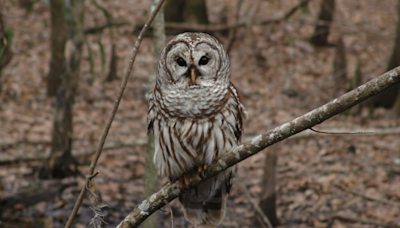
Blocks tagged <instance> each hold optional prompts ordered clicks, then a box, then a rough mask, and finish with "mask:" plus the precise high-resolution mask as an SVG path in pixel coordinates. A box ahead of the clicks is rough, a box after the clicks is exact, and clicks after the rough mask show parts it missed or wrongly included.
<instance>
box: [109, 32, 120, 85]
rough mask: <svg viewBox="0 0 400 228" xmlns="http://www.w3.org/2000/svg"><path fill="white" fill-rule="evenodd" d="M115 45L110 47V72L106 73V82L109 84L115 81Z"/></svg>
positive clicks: (116, 58)
mask: <svg viewBox="0 0 400 228" xmlns="http://www.w3.org/2000/svg"><path fill="white" fill-rule="evenodd" d="M113 40H114V39H113ZM116 46H117V45H116V44H115V43H113V44H112V46H111V62H110V71H109V72H108V75H107V81H108V82H111V81H113V80H115V79H117V60H118V57H117V53H115V49H116Z"/></svg>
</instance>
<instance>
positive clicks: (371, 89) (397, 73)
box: [118, 66, 400, 228]
mask: <svg viewBox="0 0 400 228" xmlns="http://www.w3.org/2000/svg"><path fill="white" fill-rule="evenodd" d="M399 82H400V66H399V67H397V68H395V69H393V70H391V71H388V72H386V73H385V74H383V75H381V76H379V77H377V78H375V79H373V80H371V81H369V82H367V83H365V84H364V85H361V86H359V87H357V88H355V89H354V90H352V91H350V92H348V93H346V94H344V95H342V96H340V97H338V98H336V99H334V100H333V101H331V102H329V103H327V104H325V105H323V106H321V107H319V108H317V109H314V110H312V111H311V112H309V113H307V114H305V115H303V116H300V117H297V118H296V119H294V120H292V121H290V122H287V123H285V124H282V125H281V126H279V127H276V128H275V129H273V130H270V131H267V132H266V133H263V134H261V135H259V136H257V137H255V138H253V139H252V140H251V141H250V142H247V143H245V144H243V145H241V146H239V147H237V148H236V149H235V150H233V151H231V152H229V153H226V154H224V155H223V156H222V157H221V158H220V159H219V160H218V161H217V162H215V163H213V164H211V166H210V167H209V168H208V172H207V176H206V178H204V179H201V178H200V177H199V176H198V175H197V176H196V175H192V177H191V184H190V187H191V188H193V187H195V186H197V185H198V184H200V183H201V182H203V181H205V179H208V178H211V177H212V176H215V175H217V174H218V173H219V172H221V171H223V170H225V169H227V168H228V167H230V166H233V165H235V164H237V163H239V162H240V161H242V160H244V159H246V158H248V157H250V156H252V155H254V154H256V153H258V152H260V151H261V150H263V149H265V148H266V147H268V146H271V145H272V144H275V143H277V142H279V141H282V140H283V139H286V138H288V137H290V136H292V135H295V134H297V133H299V132H301V131H304V130H306V129H309V128H311V127H313V126H315V125H317V124H320V123H322V122H323V121H325V120H327V119H329V118H331V117H333V116H335V115H337V114H339V113H341V112H343V111H345V110H346V109H348V108H350V107H352V106H354V105H356V104H358V103H360V102H362V101H364V100H366V99H367V98H370V97H372V96H374V95H376V94H378V93H380V92H382V91H383V90H385V89H387V88H389V87H390V86H393V85H394V84H396V83H399ZM181 192H182V190H181V189H180V188H179V185H178V183H177V182H175V183H171V184H167V185H166V186H164V187H163V188H162V189H161V190H160V191H158V192H157V193H154V194H153V195H152V196H150V197H149V198H147V199H145V200H144V201H143V202H142V203H140V204H139V205H138V206H136V207H135V209H134V210H133V211H132V212H131V213H130V214H129V215H128V216H127V217H126V218H125V219H124V220H123V221H122V222H121V223H120V224H119V225H118V227H121V228H122V227H124V228H126V227H138V226H139V225H140V223H141V222H143V221H144V220H145V219H146V218H147V217H149V216H150V215H151V214H152V213H154V212H155V211H157V210H158V209H160V208H161V207H163V206H164V205H165V202H170V201H172V200H173V199H175V198H176V197H178V196H179V194H181Z"/></svg>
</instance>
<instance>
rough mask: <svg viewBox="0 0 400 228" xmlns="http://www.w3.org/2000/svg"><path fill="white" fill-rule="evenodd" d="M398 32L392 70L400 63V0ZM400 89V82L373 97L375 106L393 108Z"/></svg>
mask: <svg viewBox="0 0 400 228" xmlns="http://www.w3.org/2000/svg"><path fill="white" fill-rule="evenodd" d="M397 18H398V19H397V20H398V21H397V33H396V40H395V45H394V48H393V52H392V56H391V58H390V61H389V64H388V66H387V70H391V69H393V68H395V67H397V66H399V65H400V0H398V1H397ZM399 89H400V84H396V85H394V86H392V87H390V88H389V89H387V90H385V91H383V92H382V93H380V94H378V95H376V96H375V97H374V98H372V104H373V106H375V107H384V108H387V109H389V108H392V107H393V105H394V104H395V102H396V98H397V97H398V93H399Z"/></svg>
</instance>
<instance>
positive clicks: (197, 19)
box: [165, 0, 209, 35]
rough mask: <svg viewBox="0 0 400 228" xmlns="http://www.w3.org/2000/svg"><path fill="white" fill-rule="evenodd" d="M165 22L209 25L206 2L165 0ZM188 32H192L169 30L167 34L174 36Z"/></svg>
mask: <svg viewBox="0 0 400 228" xmlns="http://www.w3.org/2000/svg"><path fill="white" fill-rule="evenodd" d="M165 21H166V22H178V23H181V22H187V23H193V24H204V25H206V24H209V21H208V15H207V5H206V1H205V0H190V1H186V0H167V1H166V2H165ZM189 31H192V30H183V29H171V31H168V33H169V34H174V35H175V34H179V33H182V32H189ZM193 32H194V30H193ZM197 32H200V31H197Z"/></svg>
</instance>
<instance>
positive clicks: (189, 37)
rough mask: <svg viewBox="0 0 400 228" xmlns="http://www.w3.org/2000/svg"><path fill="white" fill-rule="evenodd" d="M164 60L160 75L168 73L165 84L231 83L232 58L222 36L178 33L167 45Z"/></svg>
mask: <svg viewBox="0 0 400 228" xmlns="http://www.w3.org/2000/svg"><path fill="white" fill-rule="evenodd" d="M160 63H162V64H160V65H162V67H161V69H160V65H159V69H158V71H159V73H160V72H163V73H162V74H160V75H158V77H160V76H162V77H163V76H166V77H167V79H168V80H165V81H164V84H165V85H171V86H173V87H181V88H188V87H191V88H198V87H207V86H211V85H212V84H215V83H219V84H225V85H226V87H227V86H228V85H229V76H230V69H229V68H230V63H229V59H228V57H227V55H226V53H225V51H224V49H223V47H222V45H221V44H220V43H219V42H218V40H217V39H215V38H214V37H212V36H210V35H208V34H204V33H183V34H180V35H178V36H176V37H174V38H173V39H172V40H171V41H170V42H169V43H168V44H167V45H166V47H165V48H164V51H163V53H162V54H161V58H160ZM164 71H165V72H164Z"/></svg>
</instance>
